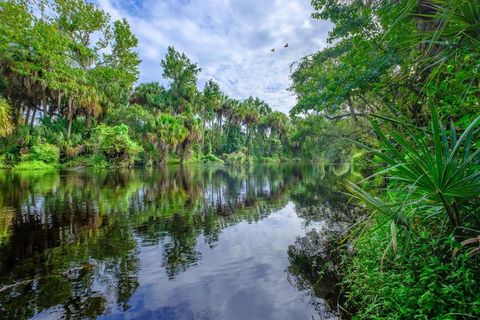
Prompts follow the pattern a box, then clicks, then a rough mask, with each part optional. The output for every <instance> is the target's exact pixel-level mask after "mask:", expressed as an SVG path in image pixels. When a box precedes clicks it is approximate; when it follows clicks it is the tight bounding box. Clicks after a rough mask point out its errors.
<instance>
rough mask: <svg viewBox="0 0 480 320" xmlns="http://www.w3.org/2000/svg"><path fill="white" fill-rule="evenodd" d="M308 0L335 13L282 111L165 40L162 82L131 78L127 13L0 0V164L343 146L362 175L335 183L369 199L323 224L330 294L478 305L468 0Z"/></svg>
mask: <svg viewBox="0 0 480 320" xmlns="http://www.w3.org/2000/svg"><path fill="white" fill-rule="evenodd" d="M312 5H313V8H314V10H315V11H314V13H313V17H314V18H317V19H324V20H329V21H331V22H332V23H333V25H334V27H333V30H332V31H331V32H330V34H329V39H328V40H329V46H328V47H326V48H325V49H323V50H321V51H319V52H316V53H313V54H312V55H310V56H307V57H305V58H303V59H302V60H301V61H299V62H298V64H297V65H296V69H295V70H294V72H293V73H292V76H291V77H292V87H291V91H292V92H293V93H294V94H295V95H296V96H297V104H296V105H295V106H294V107H293V108H292V110H291V113H290V115H289V116H287V115H285V114H283V113H281V112H276V111H272V109H271V108H270V107H269V106H268V104H266V103H265V102H263V101H261V100H259V99H258V98H248V99H246V100H244V101H238V100H235V99H231V98H229V97H227V96H226V95H225V94H224V93H222V91H221V89H220V88H219V85H218V84H217V83H215V82H214V81H208V82H207V83H206V84H205V85H204V86H203V89H200V88H199V87H198V85H197V77H198V75H199V73H200V72H201V69H200V67H199V66H197V64H195V63H194V62H192V61H190V59H189V58H188V57H187V56H186V55H185V54H183V53H180V52H178V51H176V50H175V49H174V48H173V47H170V48H169V49H168V52H167V54H166V56H165V58H164V59H163V60H162V61H161V62H160V64H161V66H162V67H163V74H162V77H163V79H164V81H166V82H167V83H168V85H167V86H165V87H164V86H161V85H160V84H159V83H156V82H154V83H143V84H139V85H138V86H136V87H135V88H134V84H135V83H136V81H137V79H138V71H137V67H138V65H139V63H140V60H139V59H138V55H137V53H136V52H135V47H136V45H137V39H136V38H135V36H134V35H133V34H132V33H131V31H130V27H129V25H128V23H127V21H126V20H121V21H111V19H110V17H109V16H108V14H107V13H105V12H103V11H101V10H99V9H98V8H96V7H95V6H94V5H91V4H88V3H85V2H84V1H83V0H56V1H36V2H34V3H33V2H29V1H13V0H9V1H2V2H0V95H1V96H0V137H1V138H0V139H1V141H0V142H1V144H0V155H1V158H0V160H1V162H0V166H6V167H15V168H17V169H23V168H48V167H52V166H58V165H59V164H60V163H61V164H62V165H64V166H70V167H79V166H98V167H106V166H111V165H114V166H123V167H131V166H134V165H144V166H164V165H165V164H166V163H168V162H185V161H204V162H222V161H228V162H234V163H235V162H236V163H241V162H247V161H252V160H260V161H265V160H267V161H272V160H273V161H279V160H281V159H286V158H290V159H292V158H293V157H294V156H295V157H302V158H304V159H305V160H309V161H313V160H324V161H328V162H335V161H337V160H344V159H349V157H351V156H352V155H354V157H355V159H356V160H358V161H356V162H357V164H359V165H360V169H361V171H362V173H363V174H364V175H365V176H368V178H367V179H365V180H362V181H360V182H358V181H357V182H358V183H357V184H353V183H350V184H347V185H346V188H348V189H349V191H350V192H351V193H352V194H353V196H354V197H355V198H356V199H357V200H358V201H359V203H360V204H364V205H365V207H368V210H366V211H368V212H369V214H365V215H363V216H361V217H359V218H358V221H357V222H356V223H355V225H354V226H353V227H352V228H351V229H350V230H349V232H348V234H347V235H346V236H345V235H342V236H341V237H340V238H337V239H336V241H338V243H339V244H341V245H342V246H343V247H342V250H340V251H338V250H333V251H335V253H336V254H338V255H339V256H340V257H339V258H338V259H335V261H336V262H337V263H338V265H337V266H335V267H334V268H335V270H339V272H340V273H341V275H342V277H343V281H342V283H341V286H342V291H343V292H344V293H345V298H346V301H345V303H344V304H343V305H342V306H341V308H340V307H339V309H342V310H343V312H344V314H345V315H356V316H357V317H359V318H366V319H371V318H382V319H384V318H387V319H412V318H428V319H430V318H437V319H453V318H475V317H478V316H479V315H480V292H479V290H478V288H479V287H480V283H479V281H480V267H479V265H480V264H479V262H480V261H479V259H480V254H479V253H480V249H479V247H480V240H479V239H480V238H479V235H480V218H479V213H480V211H479V209H478V208H479V202H480V201H479V200H480V198H479V194H480V173H479V172H480V171H479V164H478V160H479V154H480V148H479V147H480V145H479V142H478V141H479V132H480V130H479V124H480V117H479V115H478V114H479V113H478V109H479V99H480V4H479V2H478V0H456V1H449V0H396V1H390V0H370V1H366V0H351V1H338V0H313V1H312ZM354 144H355V146H354ZM358 150H363V151H362V152H358ZM345 243H348V245H344V244H345ZM327 262H328V263H329V264H330V265H331V262H332V261H327ZM320 267H321V268H322V270H323V269H325V266H320ZM318 274H319V275H321V274H323V273H321V272H320V273H318Z"/></svg>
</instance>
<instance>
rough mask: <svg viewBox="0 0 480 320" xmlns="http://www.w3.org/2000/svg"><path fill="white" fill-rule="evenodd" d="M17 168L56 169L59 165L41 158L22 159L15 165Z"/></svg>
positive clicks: (24, 169) (26, 169)
mask: <svg viewBox="0 0 480 320" xmlns="http://www.w3.org/2000/svg"><path fill="white" fill-rule="evenodd" d="M14 168H15V170H22V171H28V170H55V169H56V168H57V167H56V166H55V165H54V164H52V163H45V162H43V161H40V160H27V161H22V162H20V163H18V164H17V165H15V167H14Z"/></svg>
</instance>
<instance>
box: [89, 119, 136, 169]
mask: <svg viewBox="0 0 480 320" xmlns="http://www.w3.org/2000/svg"><path fill="white" fill-rule="evenodd" d="M90 147H91V149H93V151H94V153H100V154H102V155H104V156H105V157H106V159H107V161H108V160H113V161H114V162H115V165H116V166H123V167H130V166H132V165H133V163H134V161H135V160H136V159H137V157H138V155H139V154H140V152H141V151H142V148H141V147H140V146H139V145H138V144H137V143H136V142H135V141H133V140H132V139H131V138H130V137H129V135H128V127H127V126H126V125H124V124H121V125H118V126H114V127H112V126H108V125H105V124H101V125H99V126H97V127H96V128H95V129H94V132H93V135H92V138H91V140H90Z"/></svg>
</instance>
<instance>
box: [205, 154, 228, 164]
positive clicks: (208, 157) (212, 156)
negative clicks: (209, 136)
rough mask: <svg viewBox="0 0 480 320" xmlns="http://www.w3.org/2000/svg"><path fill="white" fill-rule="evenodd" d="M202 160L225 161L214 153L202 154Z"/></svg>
mask: <svg viewBox="0 0 480 320" xmlns="http://www.w3.org/2000/svg"><path fill="white" fill-rule="evenodd" d="M201 161H202V162H204V163H223V160H222V159H220V158H219V157H217V156H216V155H214V154H212V153H208V154H205V155H203V156H202V158H201Z"/></svg>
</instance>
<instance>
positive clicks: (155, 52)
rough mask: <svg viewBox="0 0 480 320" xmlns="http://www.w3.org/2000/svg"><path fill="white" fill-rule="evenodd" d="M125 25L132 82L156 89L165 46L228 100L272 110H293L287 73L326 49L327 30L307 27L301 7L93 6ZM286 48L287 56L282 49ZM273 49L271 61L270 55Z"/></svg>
mask: <svg viewBox="0 0 480 320" xmlns="http://www.w3.org/2000/svg"><path fill="white" fill-rule="evenodd" d="M97 3H98V5H99V6H100V7H101V8H102V9H103V10H105V11H107V12H108V13H110V15H111V16H112V18H114V19H120V18H122V17H125V18H126V19H127V20H128V21H129V23H130V25H131V27H132V31H133V32H134V33H135V35H136V36H137V37H138V40H139V45H138V51H139V55H140V58H141V59H142V64H141V65H140V82H147V81H160V80H161V74H162V69H161V67H160V60H161V59H162V58H163V57H164V56H165V53H166V51H167V47H168V46H171V45H173V46H174V47H175V48H176V49H177V50H179V51H182V52H185V53H186V54H187V55H188V56H189V57H190V58H191V59H192V61H194V62H196V63H198V65H199V66H200V67H201V68H202V72H201V75H200V77H199V86H200V87H202V88H203V84H204V83H205V82H206V81H207V80H208V79H210V78H212V79H214V80H215V81H217V82H218V83H219V84H220V87H221V88H222V90H223V91H224V92H225V93H226V94H227V95H229V96H230V97H233V98H237V99H245V98H247V97H248V96H250V95H252V96H258V97H259V98H261V99H263V100H265V101H266V102H267V103H269V104H270V106H271V107H272V108H273V109H275V110H280V111H283V112H288V110H290V108H291V107H292V106H293V105H294V104H295V98H294V96H293V95H292V94H291V93H290V92H288V91H287V88H288V87H289V86H290V79H289V75H290V65H291V64H292V63H293V62H294V61H298V60H299V59H300V58H301V57H303V56H305V55H308V54H311V53H314V52H316V51H318V50H320V49H321V48H323V47H325V45H326V37H327V33H328V31H329V30H330V28H331V25H330V23H328V22H326V21H317V20H313V19H311V17H310V14H311V12H312V8H311V6H310V1H309V0H157V1H155V0H144V1H141V0H133V1H121V0H97ZM285 43H288V48H284V47H283V46H284V44H285ZM272 48H275V53H272V52H271V49H272Z"/></svg>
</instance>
